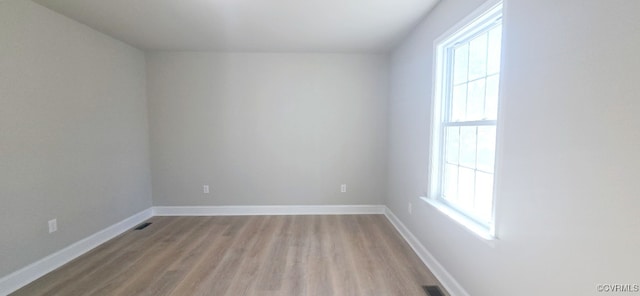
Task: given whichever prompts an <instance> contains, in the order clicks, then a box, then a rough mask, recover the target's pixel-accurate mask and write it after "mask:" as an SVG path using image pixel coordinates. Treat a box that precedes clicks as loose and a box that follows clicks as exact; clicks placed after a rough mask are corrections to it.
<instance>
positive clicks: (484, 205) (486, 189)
mask: <svg viewBox="0 0 640 296" xmlns="http://www.w3.org/2000/svg"><path fill="white" fill-rule="evenodd" d="M475 191H476V197H475V212H476V214H477V215H478V216H479V217H480V218H483V219H486V220H487V221H489V220H490V219H491V212H492V209H493V175H492V174H487V173H483V172H477V173H476V190H475Z"/></svg>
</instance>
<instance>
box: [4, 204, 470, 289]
mask: <svg viewBox="0 0 640 296" xmlns="http://www.w3.org/2000/svg"><path fill="white" fill-rule="evenodd" d="M361 214H384V215H385V217H387V219H388V220H389V222H391V224H392V225H393V226H394V227H395V228H396V229H397V230H398V232H399V233H400V235H401V236H402V237H403V238H404V240H405V241H407V243H408V244H409V246H411V248H412V249H413V250H414V251H415V252H416V254H417V255H418V257H420V259H421V260H422V262H424V264H425V265H426V266H427V267H428V268H429V269H430V270H431V272H432V273H433V274H434V276H435V277H436V278H438V280H439V281H440V282H441V283H442V285H443V286H444V288H445V289H447V291H448V292H449V294H450V295H451V296H469V293H467V291H465V290H464V288H463V287H462V286H461V285H460V284H459V283H458V282H457V281H456V280H455V279H454V278H453V277H452V276H451V274H449V272H447V270H446V269H445V268H444V267H443V266H442V265H441V264H440V262H438V260H436V259H435V257H434V256H433V255H432V254H431V253H430V252H429V251H428V250H427V249H426V248H425V247H424V245H422V243H420V241H419V240H418V239H417V238H416V237H415V236H414V235H413V234H412V233H411V232H410V231H409V229H408V228H407V227H406V226H405V225H404V224H403V223H402V222H401V221H400V220H399V219H398V217H396V215H395V214H393V212H392V211H391V210H390V209H389V208H387V207H386V206H384V205H311V206H301V205H299V206H195V207H152V208H149V209H146V210H144V211H141V212H139V213H137V214H135V215H133V216H131V217H129V218H126V219H124V220H122V221H120V222H118V223H116V224H114V225H112V226H109V227H107V228H105V229H103V230H101V231H99V232H97V233H95V234H93V235H91V236H88V237H86V238H84V239H82V240H80V241H78V242H76V243H74V244H72V245H70V246H68V247H66V248H64V249H62V250H60V251H58V252H56V253H53V254H51V255H49V256H47V257H45V258H43V259H41V260H39V261H37V262H34V263H32V264H30V265H28V266H26V267H24V268H22V269H20V270H18V271H16V272H13V273H11V274H9V275H7V276H5V277H3V278H0V295H8V294H10V293H13V292H15V291H16V290H18V289H20V288H22V287H24V286H25V285H27V284H29V283H31V282H32V281H34V280H36V279H38V278H40V277H42V276H43V275H45V274H47V273H49V272H51V271H53V270H55V269H56V268H58V267H60V266H62V265H64V264H66V263H68V262H69V261H71V260H73V259H75V258H77V257H79V256H80V255H82V254H84V253H86V252H88V251H90V250H91V249H93V248H95V247H97V246H99V245H101V244H103V243H105V242H106V241H108V240H110V239H112V238H114V237H116V236H118V235H120V234H122V233H123V232H125V231H127V230H129V229H131V228H132V227H134V226H136V225H138V224H140V223H141V222H144V221H145V220H147V219H149V218H151V217H153V216H242V215H361Z"/></svg>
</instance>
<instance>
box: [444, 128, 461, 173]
mask: <svg viewBox="0 0 640 296" xmlns="http://www.w3.org/2000/svg"><path fill="white" fill-rule="evenodd" d="M445 138H446V141H445V147H444V151H445V152H444V153H445V159H446V161H447V162H448V163H453V164H458V151H459V149H460V128H459V127H457V126H450V127H447V130H446V132H445Z"/></svg>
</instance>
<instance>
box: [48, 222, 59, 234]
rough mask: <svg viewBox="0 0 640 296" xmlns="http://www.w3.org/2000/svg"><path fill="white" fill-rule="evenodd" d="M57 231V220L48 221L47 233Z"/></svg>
mask: <svg viewBox="0 0 640 296" xmlns="http://www.w3.org/2000/svg"><path fill="white" fill-rule="evenodd" d="M56 231H58V219H53V220H49V233H52V232H56Z"/></svg>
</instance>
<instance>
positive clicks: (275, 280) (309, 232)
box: [12, 215, 444, 296]
mask: <svg viewBox="0 0 640 296" xmlns="http://www.w3.org/2000/svg"><path fill="white" fill-rule="evenodd" d="M149 222H152V224H151V225H150V226H148V227H147V228H145V229H143V230H130V231H127V232H125V233H124V234H122V235H120V236H118V237H116V238H114V239H113V240H110V241H108V242H107V243H105V244H103V245H101V246H99V247H97V248H95V249H93V250H91V251H90V252H88V253H87V254H84V255H83V256H81V257H79V258H77V259H75V260H73V261H72V262H70V263H68V264H66V265H64V266H62V267H61V268H59V269H57V270H55V271H53V272H51V273H49V274H47V275H45V276H44V277H42V278H40V279H38V280H36V281H34V282H32V283H31V284H29V285H27V286H25V287H23V288H22V289H20V290H18V291H16V292H15V293H14V294H12V295H232V296H236V295H294V296H297V295H319V296H328V295H385V296H387V295H403V296H410V295H422V296H424V295H426V294H425V292H424V291H423V290H422V288H421V286H423V285H438V282H437V281H436V279H435V278H434V276H433V275H432V274H431V272H429V270H428V269H427V268H426V266H424V264H422V262H421V261H420V259H419V258H418V257H417V256H416V254H415V253H414V252H413V251H412V250H411V248H410V247H409V246H408V245H407V244H406V242H405V241H404V240H403V239H402V237H401V236H400V234H399V233H398V232H397V231H396V230H395V229H394V228H393V226H392V225H391V224H390V223H389V221H387V219H386V218H385V217H384V216H383V215H336V216H333V215H332V216H235V217H233V216H223V217H153V218H151V219H150V220H149ZM443 291H444V290H443Z"/></svg>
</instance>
